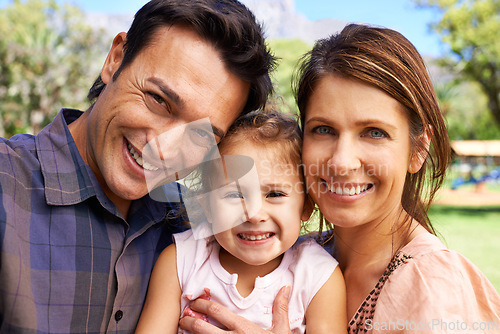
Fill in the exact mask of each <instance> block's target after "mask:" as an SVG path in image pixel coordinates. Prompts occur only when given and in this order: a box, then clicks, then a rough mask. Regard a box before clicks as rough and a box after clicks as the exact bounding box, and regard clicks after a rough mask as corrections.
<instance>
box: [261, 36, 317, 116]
mask: <svg viewBox="0 0 500 334" xmlns="http://www.w3.org/2000/svg"><path fill="white" fill-rule="evenodd" d="M269 47H270V48H271V50H272V51H273V52H274V54H275V56H276V57H278V59H279V63H278V67H277V69H276V71H274V72H273V73H272V78H273V82H274V86H275V90H276V95H277V96H278V98H279V99H280V100H281V103H280V104H281V105H282V106H281V109H282V111H284V112H289V113H291V114H296V113H297V112H298V109H297V106H296V103H295V97H294V95H293V92H292V77H293V73H294V71H295V70H297V66H298V62H299V59H300V57H302V55H304V54H305V53H306V52H307V51H309V50H310V49H311V45H308V44H307V43H305V42H303V41H301V40H290V39H274V40H270V41H269Z"/></svg>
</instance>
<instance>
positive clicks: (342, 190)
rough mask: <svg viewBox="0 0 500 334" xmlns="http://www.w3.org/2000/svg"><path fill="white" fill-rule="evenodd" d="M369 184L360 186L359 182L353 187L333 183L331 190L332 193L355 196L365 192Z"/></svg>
mask: <svg viewBox="0 0 500 334" xmlns="http://www.w3.org/2000/svg"><path fill="white" fill-rule="evenodd" d="M368 186H369V185H368V184H364V185H362V186H360V185H359V184H358V185H357V186H355V187H354V186H352V187H345V186H344V187H341V186H339V185H337V186H335V185H331V186H330V187H329V188H330V191H331V192H332V193H335V194H337V195H345V196H354V195H359V194H361V193H362V192H365V191H366V190H367V189H368Z"/></svg>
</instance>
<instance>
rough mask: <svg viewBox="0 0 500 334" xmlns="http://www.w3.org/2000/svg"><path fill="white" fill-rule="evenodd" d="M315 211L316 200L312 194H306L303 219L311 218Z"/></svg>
mask: <svg viewBox="0 0 500 334" xmlns="http://www.w3.org/2000/svg"><path fill="white" fill-rule="evenodd" d="M313 211H314V202H313V200H312V198H311V196H309V195H306V198H305V200H304V208H303V209H302V216H301V219H302V221H307V220H309V218H311V215H312V213H313Z"/></svg>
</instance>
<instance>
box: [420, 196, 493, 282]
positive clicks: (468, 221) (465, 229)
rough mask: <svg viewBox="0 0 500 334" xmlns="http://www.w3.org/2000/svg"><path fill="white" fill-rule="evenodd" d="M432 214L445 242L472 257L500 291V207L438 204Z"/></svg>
mask: <svg viewBox="0 0 500 334" xmlns="http://www.w3.org/2000/svg"><path fill="white" fill-rule="evenodd" d="M429 216H430V219H431V222H432V223H433V225H434V227H435V228H436V230H437V232H438V234H439V236H440V238H441V240H443V242H444V243H445V245H447V246H448V248H450V249H454V250H456V251H458V252H460V253H462V254H463V255H464V256H465V257H467V258H468V259H469V260H471V261H472V262H473V263H474V264H475V265H476V266H478V267H479V269H481V271H482V272H483V273H484V274H485V275H486V277H488V279H489V280H490V282H491V283H492V284H493V286H494V287H495V288H496V290H497V291H499V292H500V207H499V206H488V207H466V206H445V205H434V206H433V207H432V208H431V210H430V213H429Z"/></svg>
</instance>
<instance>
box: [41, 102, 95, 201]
mask: <svg viewBox="0 0 500 334" xmlns="http://www.w3.org/2000/svg"><path fill="white" fill-rule="evenodd" d="M81 115H82V112H81V111H79V110H74V109H62V110H61V111H60V112H59V113H58V114H57V116H56V117H55V118H54V120H53V121H52V123H50V124H49V125H48V126H46V127H45V128H44V129H43V130H42V131H41V132H40V133H39V134H38V135H37V136H36V138H35V145H36V151H37V154H38V159H39V161H40V168H41V171H42V175H43V178H44V181H45V198H46V200H47V204H49V205H72V204H76V203H80V202H82V201H84V200H86V199H88V198H89V197H91V196H94V195H95V189H94V186H93V184H92V181H91V179H90V175H89V173H88V171H87V168H86V164H85V163H84V161H83V159H82V157H81V156H80V154H79V152H78V149H77V148H76V144H75V141H74V140H73V137H72V136H71V133H70V131H69V129H68V124H69V123H71V122H73V121H74V120H76V119H77V118H78V117H80V116H81Z"/></svg>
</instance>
